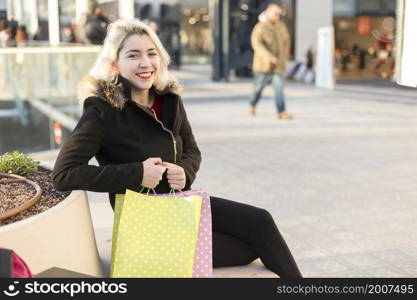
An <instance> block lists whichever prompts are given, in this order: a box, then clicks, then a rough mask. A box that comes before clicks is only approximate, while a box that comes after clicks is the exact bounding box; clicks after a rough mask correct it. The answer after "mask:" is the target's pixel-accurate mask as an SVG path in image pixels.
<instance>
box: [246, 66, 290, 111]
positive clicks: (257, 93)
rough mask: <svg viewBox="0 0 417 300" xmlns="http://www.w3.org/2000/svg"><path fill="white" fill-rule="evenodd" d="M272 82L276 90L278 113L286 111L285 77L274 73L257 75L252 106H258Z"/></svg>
mask: <svg viewBox="0 0 417 300" xmlns="http://www.w3.org/2000/svg"><path fill="white" fill-rule="evenodd" d="M271 82H272V85H273V87H274V90H275V105H276V107H277V110H278V113H281V112H283V111H285V100H284V76H283V75H279V74H273V73H255V76H254V85H255V87H254V92H253V96H252V100H251V101H250V105H252V106H254V107H255V106H256V104H257V103H258V102H259V99H260V98H261V96H262V91H263V89H264V87H266V86H267V85H268V84H270V83H271Z"/></svg>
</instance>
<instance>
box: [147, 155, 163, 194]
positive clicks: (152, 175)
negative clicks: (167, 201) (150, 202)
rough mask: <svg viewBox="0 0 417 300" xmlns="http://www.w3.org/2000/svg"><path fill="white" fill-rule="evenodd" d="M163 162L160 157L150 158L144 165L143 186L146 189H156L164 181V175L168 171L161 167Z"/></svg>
mask: <svg viewBox="0 0 417 300" xmlns="http://www.w3.org/2000/svg"><path fill="white" fill-rule="evenodd" d="M161 163H162V160H161V158H159V157H150V158H148V159H147V160H145V161H144V162H142V164H143V179H142V183H141V186H143V187H146V188H151V189H153V188H155V187H156V186H157V185H158V184H159V182H160V181H161V179H162V175H163V174H164V172H165V170H166V169H167V168H166V166H164V165H161Z"/></svg>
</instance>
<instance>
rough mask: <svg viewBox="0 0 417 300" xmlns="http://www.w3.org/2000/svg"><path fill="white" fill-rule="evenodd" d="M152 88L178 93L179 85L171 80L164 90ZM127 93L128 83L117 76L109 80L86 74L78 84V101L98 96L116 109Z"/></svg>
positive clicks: (162, 92)
mask: <svg viewBox="0 0 417 300" xmlns="http://www.w3.org/2000/svg"><path fill="white" fill-rule="evenodd" d="M152 90H153V91H154V92H155V93H156V94H158V95H165V94H168V93H172V94H175V95H179V94H180V92H181V86H180V85H179V84H178V82H176V81H175V80H171V81H169V82H168V84H167V86H166V88H165V89H164V90H162V91H160V90H157V89H156V88H155V87H152ZM129 95H130V87H129V83H128V82H127V80H126V79H124V78H123V77H119V79H118V80H117V82H109V81H105V80H100V79H95V78H93V77H91V76H86V77H84V78H83V79H82V80H81V82H80V84H79V85H78V101H80V102H83V101H84V100H85V99H87V98H88V97H98V98H101V99H103V100H105V101H106V102H107V103H109V104H110V105H111V106H112V107H114V108H116V109H118V110H123V108H124V105H125V103H126V102H127V101H128V100H129V98H130V96H129Z"/></svg>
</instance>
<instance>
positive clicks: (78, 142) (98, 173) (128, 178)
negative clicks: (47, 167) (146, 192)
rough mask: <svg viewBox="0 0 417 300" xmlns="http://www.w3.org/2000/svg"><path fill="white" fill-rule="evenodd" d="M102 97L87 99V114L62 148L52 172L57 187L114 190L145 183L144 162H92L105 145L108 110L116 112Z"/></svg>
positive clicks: (85, 111) (84, 112) (60, 188)
mask: <svg viewBox="0 0 417 300" xmlns="http://www.w3.org/2000/svg"><path fill="white" fill-rule="evenodd" d="M101 101H102V100H101V99H98V98H88V99H87V100H85V102H84V110H83V115H82V116H81V119H80V120H79V122H78V124H77V126H76V127H75V129H74V131H73V132H72V134H71V137H70V138H69V139H68V141H67V142H66V143H65V144H64V145H63V146H62V148H61V150H60V152H59V155H58V158H57V161H56V163H55V166H54V170H53V172H52V180H53V185H54V188H55V189H57V190H59V191H70V190H88V191H94V192H108V193H112V192H117V191H120V190H124V189H126V188H129V189H134V188H137V187H138V186H139V185H140V184H141V183H142V177H143V165H142V163H141V162H130V163H123V164H108V165H102V166H93V165H88V162H89V160H90V159H91V158H92V157H93V156H95V155H96V153H97V152H99V150H100V148H101V147H102V145H103V142H104V138H105V114H106V112H107V113H111V112H112V111H111V108H110V107H106V104H105V103H101Z"/></svg>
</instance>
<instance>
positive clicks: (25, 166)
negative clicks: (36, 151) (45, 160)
mask: <svg viewBox="0 0 417 300" xmlns="http://www.w3.org/2000/svg"><path fill="white" fill-rule="evenodd" d="M38 166H39V161H35V160H33V159H32V158H30V157H29V156H28V155H25V154H24V153H22V152H20V151H13V152H8V153H5V154H3V155H2V156H0V173H9V174H12V173H13V174H17V175H21V176H25V175H31V174H33V173H35V172H36V171H37V170H38Z"/></svg>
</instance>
